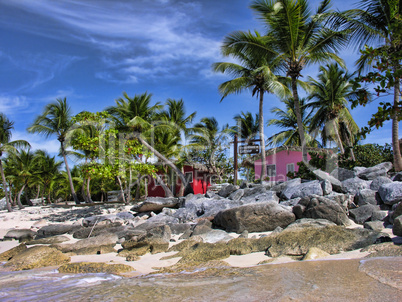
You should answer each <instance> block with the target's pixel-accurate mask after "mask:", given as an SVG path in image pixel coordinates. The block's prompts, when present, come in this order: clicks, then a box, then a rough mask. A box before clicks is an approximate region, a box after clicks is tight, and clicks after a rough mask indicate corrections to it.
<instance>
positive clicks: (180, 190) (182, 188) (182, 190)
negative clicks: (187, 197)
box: [179, 167, 184, 197]
mask: <svg viewBox="0 0 402 302" xmlns="http://www.w3.org/2000/svg"><path fill="white" fill-rule="evenodd" d="M180 170H181V172H182V173H183V174H184V167H181V169H180ZM183 194H184V186H183V184H182V185H181V186H180V189H179V197H183Z"/></svg>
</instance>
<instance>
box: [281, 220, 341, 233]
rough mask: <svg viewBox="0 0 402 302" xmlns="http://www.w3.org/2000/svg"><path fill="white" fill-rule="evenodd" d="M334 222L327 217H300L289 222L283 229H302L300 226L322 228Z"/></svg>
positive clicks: (332, 224) (333, 224)
mask: <svg viewBox="0 0 402 302" xmlns="http://www.w3.org/2000/svg"><path fill="white" fill-rule="evenodd" d="M335 225H336V224H335V223H333V222H332V221H329V220H327V219H312V218H302V219H297V220H296V221H295V222H292V223H291V224H289V225H288V226H287V227H286V229H285V230H291V229H302V228H324V227H327V226H335Z"/></svg>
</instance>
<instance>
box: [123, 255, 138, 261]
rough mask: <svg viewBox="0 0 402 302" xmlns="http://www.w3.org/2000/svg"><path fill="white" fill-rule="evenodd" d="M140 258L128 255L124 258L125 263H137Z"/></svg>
mask: <svg viewBox="0 0 402 302" xmlns="http://www.w3.org/2000/svg"><path fill="white" fill-rule="evenodd" d="M140 258H141V257H140V256H137V255H128V256H127V257H126V261H138V260H140Z"/></svg>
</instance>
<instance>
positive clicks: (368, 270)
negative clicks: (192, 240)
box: [0, 257, 402, 302]
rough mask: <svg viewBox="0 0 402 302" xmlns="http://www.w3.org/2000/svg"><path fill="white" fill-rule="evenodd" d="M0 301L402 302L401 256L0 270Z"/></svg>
mask: <svg viewBox="0 0 402 302" xmlns="http://www.w3.org/2000/svg"><path fill="white" fill-rule="evenodd" d="M0 301H41V302H45V301H70V302H73V301H74V302H75V301H125V302H126V301H141V302H143V301H175V302H178V301H331V302H332V301H353V302H358V301H402V257H389V258H371V259H367V260H356V259H353V260H321V261H303V262H292V263H286V264H266V265H259V266H255V267H250V268H222V269H214V270H211V269H205V270H198V271H183V272H181V273H177V274H155V275H152V274H151V275H147V276H139V277H133V278H125V277H120V276H116V275H111V274H60V273H58V272H57V270H28V271H19V272H0Z"/></svg>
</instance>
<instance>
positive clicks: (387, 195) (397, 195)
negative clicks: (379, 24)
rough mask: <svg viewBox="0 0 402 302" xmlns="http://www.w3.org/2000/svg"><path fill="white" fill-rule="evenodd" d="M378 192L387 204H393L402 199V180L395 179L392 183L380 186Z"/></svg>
mask: <svg viewBox="0 0 402 302" xmlns="http://www.w3.org/2000/svg"><path fill="white" fill-rule="evenodd" d="M378 193H379V194H380V196H381V199H382V201H383V202H384V203H385V204H388V205H393V204H395V203H398V202H400V201H402V182H400V181H394V182H392V183H387V184H383V185H381V186H380V188H379V190H378Z"/></svg>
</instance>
